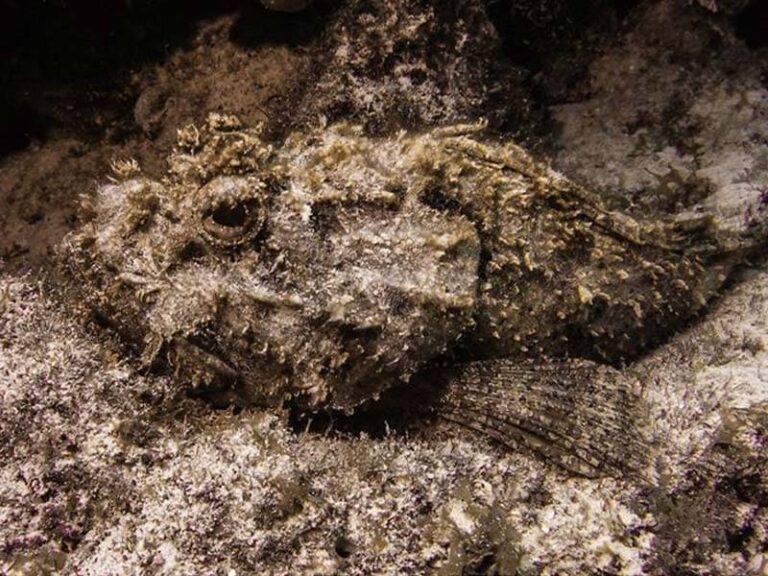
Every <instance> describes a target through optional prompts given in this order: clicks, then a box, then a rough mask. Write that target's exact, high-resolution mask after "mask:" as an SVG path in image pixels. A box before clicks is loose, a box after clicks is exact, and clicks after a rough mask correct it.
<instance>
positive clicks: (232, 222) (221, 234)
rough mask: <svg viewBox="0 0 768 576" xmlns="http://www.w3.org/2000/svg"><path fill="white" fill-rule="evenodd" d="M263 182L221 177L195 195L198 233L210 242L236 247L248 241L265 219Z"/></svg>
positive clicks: (245, 178)
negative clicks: (199, 230)
mask: <svg viewBox="0 0 768 576" xmlns="http://www.w3.org/2000/svg"><path fill="white" fill-rule="evenodd" d="M265 188H266V186H265V185H264V183H263V182H261V181H260V180H259V179H257V178H254V177H243V176H220V177H217V178H214V179H213V180H211V181H210V182H208V183H207V184H206V185H205V186H203V187H202V188H200V190H199V191H198V194H197V199H196V204H197V206H198V217H199V222H200V227H201V232H202V234H203V236H205V238H206V239H207V240H208V241H209V242H211V243H213V244H219V245H225V246H237V245H241V244H245V243H247V242H250V241H251V240H253V239H254V238H256V236H258V234H259V233H260V232H261V230H262V229H263V228H264V224H265V222H266V217H267V209H266V202H265V200H266V197H265Z"/></svg>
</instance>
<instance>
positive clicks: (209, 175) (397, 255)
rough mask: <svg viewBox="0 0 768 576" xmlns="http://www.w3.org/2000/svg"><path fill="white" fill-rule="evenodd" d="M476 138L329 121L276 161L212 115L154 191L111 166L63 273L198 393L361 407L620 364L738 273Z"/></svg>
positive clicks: (703, 247) (681, 227)
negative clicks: (421, 391)
mask: <svg viewBox="0 0 768 576" xmlns="http://www.w3.org/2000/svg"><path fill="white" fill-rule="evenodd" d="M481 128H482V127H481V126H454V127H450V128H443V129H437V130H432V131H430V132H426V133H422V134H405V133H402V134H399V135H397V136H396V137H390V138H381V139H371V138H367V137H365V136H363V135H362V134H361V131H360V130H359V129H358V128H356V127H352V126H347V125H337V126H334V127H330V128H326V129H323V130H318V131H315V132H312V133H309V134H298V135H294V136H292V137H290V138H289V139H288V140H287V141H286V142H285V143H284V145H283V146H282V147H280V148H279V149H274V148H273V147H272V146H270V145H269V144H267V143H265V142H264V141H263V140H262V139H261V138H260V135H259V130H258V129H246V128H244V127H243V126H241V125H240V123H239V122H238V121H237V120H236V119H235V118H232V117H228V116H220V115H214V116H211V117H210V118H209V120H208V122H207V123H206V125H205V126H203V127H202V128H201V129H197V128H195V127H192V126H190V127H187V128H185V129H184V130H182V131H180V134H179V142H178V146H177V149H176V150H175V151H174V152H173V153H172V154H171V155H170V157H169V169H168V173H167V175H166V177H165V178H163V179H162V180H161V181H154V180H151V179H149V178H147V177H145V176H143V175H142V174H141V173H140V171H139V170H138V168H137V167H136V166H135V165H134V164H132V163H123V164H120V165H118V166H116V172H117V173H118V175H119V176H120V179H119V180H117V181H115V182H114V183H112V184H109V185H106V186H103V187H102V188H100V190H99V191H98V194H97V195H96V197H95V198H94V199H93V200H92V201H90V202H89V204H88V206H86V207H85V209H84V212H85V213H86V215H87V221H86V223H85V224H84V225H83V226H82V228H81V229H80V230H79V231H78V232H76V233H75V234H73V235H72V236H70V237H69V238H68V239H67V241H66V243H65V247H66V252H67V262H68V267H69V270H70V271H71V272H72V274H73V276H74V278H75V279H76V280H77V283H78V284H79V285H81V286H82V287H83V295H84V297H85V299H86V301H87V302H88V304H89V305H90V306H91V307H92V308H93V309H94V310H96V311H97V312H98V313H99V314H100V315H101V316H102V317H105V318H106V319H108V320H109V321H110V322H111V324H112V325H113V326H114V327H115V328H116V329H117V331H118V332H119V333H120V334H121V335H123V336H124V337H125V338H126V339H128V340H130V341H133V342H136V343H138V344H139V345H140V347H141V349H142V350H143V354H142V357H143V360H144V362H145V363H146V364H148V365H156V364H160V365H166V366H168V367H170V368H171V369H172V370H174V371H175V372H176V374H177V375H178V377H179V378H183V379H184V380H185V381H187V382H189V383H190V385H191V386H192V387H195V388H203V389H206V390H221V391H233V392H235V393H236V395H237V396H238V397H239V398H240V399H241V400H244V401H246V402H251V403H258V404H279V403H282V402H284V401H286V400H290V401H291V402H293V403H294V404H296V405H299V406H302V407H305V408H309V409H320V408H341V409H345V410H351V409H353V408H354V407H355V406H357V405H359V404H360V403H362V402H364V401H366V400H368V399H371V398H374V397H376V396H377V395H378V394H379V393H380V392H382V391H383V390H385V389H387V388H389V387H391V386H392V385H393V384H395V383H397V382H402V381H408V380H409V379H410V378H411V376H412V375H414V374H416V373H417V372H419V371H420V370H422V369H423V368H424V367H425V366H427V365H428V364H429V363H430V361H433V360H435V359H436V358H445V357H446V356H447V355H454V356H455V357H460V358H463V359H476V358H508V359H513V360H514V359H523V358H544V357H550V356H567V355H569V354H576V355H581V356H591V357H597V358H602V359H606V360H609V361H617V360H619V359H621V358H622V357H624V356H627V355H632V354H635V353H636V352H637V351H638V350H639V349H641V348H642V347H643V346H645V345H647V344H648V343H650V342H652V341H653V340H654V339H656V338H658V336H659V333H660V331H662V330H668V329H669V328H670V327H672V326H674V324H675V323H677V322H679V321H681V320H683V319H685V318H686V317H689V316H690V315H691V314H692V313H694V312H695V311H696V310H698V309H700V308H701V307H702V306H703V305H704V304H705V303H706V302H707V300H708V299H709V298H710V297H711V296H712V295H713V293H714V292H715V290H717V288H718V287H719V286H720V284H721V283H722V282H723V280H724V279H725V275H726V274H727V272H728V269H729V268H730V267H731V266H733V265H734V264H735V263H736V262H737V260H738V258H737V256H735V254H736V252H732V253H729V254H730V255H729V256H722V257H721V255H722V254H723V251H724V250H725V248H726V247H724V246H723V245H722V243H721V240H720V239H718V238H717V234H716V232H715V231H714V229H713V228H712V227H711V225H710V223H709V221H708V220H706V219H703V220H701V221H687V222H682V221H681V222H674V221H670V222H654V223H641V222H638V221H635V220H633V219H631V218H629V217H627V216H622V215H619V214H615V213H611V212H608V211H606V210H605V209H604V208H603V207H602V206H601V204H600V202H599V200H598V199H597V198H596V197H594V196H593V195H591V194H589V193H588V192H586V191H585V190H583V189H581V188H579V187H578V186H576V185H575V184H573V183H571V182H569V181H568V180H567V179H565V178H564V177H562V176H560V175H558V174H557V173H555V172H553V171H552V170H550V169H549V168H547V167H546V166H543V165H540V164H537V163H535V162H534V161H533V160H532V159H531V158H530V156H528V155H527V154H526V153H525V152H524V151H523V150H522V149H520V148H519V147H517V146H515V145H513V144H508V143H494V142H490V141H484V140H483V139H482V138H481V137H480V136H478V133H479V132H480V131H481ZM686 228H688V229H686Z"/></svg>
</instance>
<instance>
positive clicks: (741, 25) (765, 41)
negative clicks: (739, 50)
mask: <svg viewBox="0 0 768 576" xmlns="http://www.w3.org/2000/svg"><path fill="white" fill-rule="evenodd" d="M733 27H734V29H735V31H736V35H737V36H738V37H739V38H741V39H742V40H744V42H746V43H747V46H749V47H750V48H752V49H753V50H756V49H758V48H764V47H766V46H768V2H766V1H765V0H752V1H751V2H750V3H749V4H747V6H746V7H745V8H744V9H743V10H742V11H741V12H739V13H738V14H737V15H736V16H735V17H734V19H733Z"/></svg>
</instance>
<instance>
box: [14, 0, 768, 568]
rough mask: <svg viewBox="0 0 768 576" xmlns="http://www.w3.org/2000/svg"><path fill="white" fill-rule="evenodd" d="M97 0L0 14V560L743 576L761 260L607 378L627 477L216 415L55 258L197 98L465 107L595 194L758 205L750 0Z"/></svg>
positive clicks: (764, 438)
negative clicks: (643, 451)
mask: <svg viewBox="0 0 768 576" xmlns="http://www.w3.org/2000/svg"><path fill="white" fill-rule="evenodd" d="M105 4H106V5H107V6H108V8H104V7H103V6H102V7H101V8H94V7H93V6H91V5H89V4H88V3H85V2H70V3H46V2H30V3H28V5H22V3H16V2H11V1H8V0H4V1H2V2H0V8H2V10H3V12H4V13H5V15H6V16H7V18H5V19H4V23H3V24H2V25H1V27H2V32H3V37H4V39H3V40H2V44H1V45H0V48H1V49H2V54H3V61H2V65H0V71H1V72H2V76H1V77H2V78H3V79H4V86H3V88H2V90H3V93H2V98H0V104H2V106H3V108H4V110H2V113H1V114H0V119H1V120H2V122H3V130H4V133H3V138H2V142H0V144H2V147H1V148H0V153H2V157H0V394H1V395H2V396H1V398H2V400H1V401H0V574H8V575H11V574H13V575H16V574H30V575H32V574H35V575H36V574H73V575H74V574H79V575H94V576H96V575H98V576H101V575H111V574H114V575H123V574H226V575H230V574H231V575H235V574H238V575H245V574H291V575H292V574H361V575H364V574H443V575H448V574H456V575H459V574H499V575H512V574H525V575H529V574H531V575H532V574H551V575H555V574H567V575H573V576H576V575H580V574H627V575H628V574H658V575H673V574H676V575H705V574H707V575H708V574H723V575H734V576H735V575H742V574H768V459H767V458H766V456H767V454H766V450H767V449H768V448H767V447H766V443H768V268H767V267H766V264H765V263H764V261H763V260H762V259H761V258H760V257H759V256H758V257H755V258H754V259H753V261H752V262H750V263H749V264H748V265H746V266H745V267H744V268H743V269H741V270H740V271H739V272H738V273H737V274H736V275H735V276H734V277H733V278H732V279H731V280H730V281H729V283H728V284H727V287H726V289H725V290H724V291H723V293H722V294H721V296H720V297H719V298H718V299H717V300H716V301H714V302H712V303H711V304H710V306H709V307H708V308H707V310H706V313H704V314H702V315H701V317H699V318H697V319H695V320H694V321H692V322H691V323H690V325H688V326H687V327H686V328H685V329H684V330H682V331H681V332H679V333H676V334H670V335H669V337H668V339H667V341H666V342H665V343H664V344H662V345H661V346H660V347H658V348H657V349H655V350H652V351H650V352H648V353H647V354H646V355H644V356H643V357H642V358H640V359H639V360H638V361H636V362H635V363H634V364H632V365H631V366H629V367H627V370H631V371H632V372H633V373H634V374H635V376H636V377H637V380H638V382H639V383H640V387H641V390H640V394H641V398H642V403H643V404H642V406H643V416H642V422H641V423H640V424H641V425H640V426H639V428H638V434H639V435H641V436H642V439H643V441H644V442H646V443H647V445H648V462H649V463H650V465H649V468H648V470H645V471H642V473H637V474H627V475H621V474H619V475H617V477H604V478H599V479H586V478H580V477H575V476H573V475H572V474H569V473H567V472H565V471H563V470H561V469H559V468H557V467H555V466H553V465H551V464H550V463H547V462H546V461H543V460H541V459H539V458H537V457H535V456H533V455H531V454H528V453H526V452H523V451H515V450H510V449H508V448H503V447H501V446H499V445H497V444H494V443H492V442H491V441H489V440H487V439H485V438H483V437H482V436H476V435H473V434H471V433H470V432H468V431H463V430H458V429H452V428H450V427H449V426H447V425H445V424H440V423H430V424H425V425H423V426H415V427H412V428H410V429H408V430H407V431H405V432H403V431H401V430H399V429H397V428H396V427H395V428H393V429H392V430H390V429H389V426H387V425H386V423H381V425H380V426H373V427H370V428H369V429H368V432H369V433H370V434H369V435H366V434H365V433H355V430H354V426H351V427H350V426H345V427H344V428H343V429H344V433H340V432H339V431H338V429H337V428H336V427H335V426H334V423H333V421H332V420H331V421H328V422H327V424H328V425H327V427H318V426H308V427H307V430H306V431H304V430H302V429H299V427H297V426H293V427H291V426H288V425H286V423H285V422H286V418H285V417H284V415H283V414H280V413H270V412H261V411H258V410H255V409H251V410H244V411H233V410H215V409H213V408H212V407H211V406H209V405H208V404H207V403H205V402H204V401H202V400H198V399H192V398H185V397H183V395H181V396H180V395H179V394H178V393H177V392H178V383H174V382H173V381H172V380H171V379H169V378H167V377H164V376H158V375H153V374H146V373H140V372H139V371H138V370H137V367H136V362H135V359H133V357H132V356H131V355H130V354H129V353H127V352H126V351H125V350H123V349H122V348H121V347H120V345H119V344H118V343H116V342H114V341H113V340H112V337H111V336H109V335H108V334H107V333H105V332H104V330H102V329H101V328H99V327H98V326H96V325H95V324H94V323H93V322H89V321H88V320H87V319H85V318H81V317H80V315H78V314H75V313H73V310H77V309H78V307H77V306H76V305H74V303H72V302H71V300H69V298H70V296H69V294H70V291H69V290H68V288H67V286H66V285H63V284H60V282H62V281H61V280H60V278H61V277H60V276H59V275H58V274H57V273H56V269H57V266H58V264H57V251H56V247H57V245H58V244H59V242H60V241H61V239H62V237H63V236H64V235H65V234H66V233H67V232H68V231H70V230H72V229H74V228H75V227H76V226H77V223H78V217H77V205H78V202H79V199H80V198H81V197H82V196H88V195H89V194H92V193H93V192H94V190H95V189H96V187H97V186H98V184H99V183H101V182H104V181H105V179H106V176H107V175H108V173H109V165H110V162H111V160H113V159H126V158H136V159H137V160H138V161H139V162H140V163H141V164H142V166H143V167H144V169H145V171H146V172H147V173H149V174H150V175H153V174H155V175H156V174H159V173H161V172H162V169H163V164H162V163H163V159H164V158H165V156H166V154H167V152H168V150H169V149H170V147H171V146H172V143H173V141H174V138H175V135H176V130H177V129H178V128H180V127H181V126H183V125H185V124H187V123H189V122H191V121H200V120H202V119H203V118H204V117H205V115H206V114H207V113H208V112H211V111H222V112H228V113H234V114H237V115H239V116H240V117H241V118H242V119H243V120H244V121H246V122H247V123H250V124H254V123H256V122H264V123H265V126H266V129H267V133H268V134H269V135H270V137H271V138H273V139H274V140H275V142H276V143H279V141H280V139H281V138H283V137H284V136H285V135H287V134H289V133H290V132H292V131H294V130H301V129H302V128H304V127H307V126H315V125H318V124H320V123H323V122H334V121H339V120H347V121H354V122H357V123H360V124H361V125H363V126H364V128H365V130H366V131H367V132H369V133H371V134H388V133H392V132H393V131H395V130H399V129H402V128H405V129H411V130H418V129H420V128H425V127H429V126H436V125H442V124H449V123H455V122H461V121H476V120H478V119H480V118H485V119H487V120H488V121H489V130H491V131H493V132H494V133H495V134H497V135H500V136H502V137H504V138H509V139H514V140H516V141H518V142H521V143H522V144H524V145H525V146H526V147H527V148H529V149H530V150H532V151H533V152H534V153H535V155H536V156H537V157H539V158H541V159H548V160H549V161H550V162H551V163H552V164H553V165H554V166H555V167H556V168H557V169H558V170H560V171H561V172H563V173H564V174H566V175H567V176H569V177H570V178H572V179H574V180H576V181H578V182H580V183H582V184H584V185H586V186H588V187H590V188H592V189H595V190H598V191H600V192H601V193H603V194H604V196H605V198H606V201H607V202H609V203H611V205H614V206H617V207H620V208H622V209H624V210H628V211H630V212H632V213H635V214H641V215H644V216H647V215H654V214H662V213H670V212H680V211H683V210H689V209H692V208H693V207H695V206H697V205H698V206H702V207H704V208H705V209H707V210H711V211H714V212H715V213H716V214H718V218H719V220H720V222H721V226H723V227H725V228H730V229H733V230H739V229H740V228H741V227H743V226H745V224H746V223H748V221H749V219H750V218H753V217H756V212H755V211H758V210H761V209H764V207H765V203H766V202H767V200H766V197H767V194H768V82H767V81H766V78H768V51H767V50H768V48H767V47H766V46H767V44H766V42H767V41H768V30H766V28H765V25H766V24H765V23H766V10H765V4H764V3H763V2H761V0H752V1H751V2H748V1H743V0H742V1H740V0H730V1H727V2H726V1H720V0H699V1H698V2H688V1H685V0H647V1H637V0H635V1H624V2H617V3H613V2H601V1H597V0H594V1H587V0H584V1H580V2H562V1H558V0H547V1H544V2H529V1H527V0H515V1H502V0H498V1H494V2H483V1H480V0H448V1H443V0H423V1H416V0H391V1H386V0H370V1H367V2H364V1H361V0H349V1H346V2H341V1H339V2H321V1H319V0H318V1H317V2H315V3H314V4H312V5H310V6H308V7H306V8H305V9H303V10H302V11H299V12H291V13H284V12H280V11H267V10H265V9H263V8H261V7H260V6H258V5H257V4H256V3H255V2H242V3H239V2H218V3H217V2H188V3H183V2H174V1H170V0H169V1H166V2H121V1H115V2H108V3H105ZM267 4H271V5H272V7H273V8H274V7H275V5H279V4H281V2H279V1H271V2H268V3H267ZM289 4H290V2H289ZM293 4H295V5H296V6H295V7H298V4H303V2H298V3H295V2H294V3H293ZM278 7H279V6H278ZM180 398H181V399H180ZM318 428H320V429H323V428H325V430H326V431H325V433H323V432H322V431H321V432H317V431H316V429H318ZM374 431H380V433H379V432H376V433H374Z"/></svg>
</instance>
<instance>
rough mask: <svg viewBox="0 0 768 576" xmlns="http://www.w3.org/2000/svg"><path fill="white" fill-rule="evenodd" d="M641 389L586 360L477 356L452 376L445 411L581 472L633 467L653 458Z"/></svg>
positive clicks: (444, 399)
mask: <svg viewBox="0 0 768 576" xmlns="http://www.w3.org/2000/svg"><path fill="white" fill-rule="evenodd" d="M634 388H635V386H634V385H633V382H632V380H631V378H629V377H626V376H624V375H623V374H622V373H621V372H619V371H617V370H614V369H612V368H610V367H607V366H601V365H598V364H594V363H591V362H585V361H573V362H558V363H546V364H521V363H519V362H518V363H515V362H513V361H508V360H489V361H481V362H470V363H467V364H463V365H459V366H458V367H457V368H456V369H455V370H454V371H453V372H452V373H451V374H450V375H449V381H448V385H447V386H446V388H445V391H444V393H443V395H442V396H441V398H440V399H439V401H438V414H439V415H440V416H441V417H442V418H444V419H446V420H450V421H452V422H455V423H458V424H460V425H462V426H465V427H468V428H471V429H473V430H476V431H478V432H481V433H483V434H485V435H487V436H490V437H491V438H493V439H495V440H497V441H499V442H500V443H502V444H504V445H506V446H509V447H514V448H518V447H520V446H522V447H525V448H527V449H530V450H533V451H535V452H537V453H538V454H540V455H542V456H544V457H545V458H546V459H547V460H550V461H552V462H554V463H556V464H558V465H560V466H562V467H563V468H566V469H568V470H570V471H572V472H575V473H577V474H580V475H584V476H588V477H597V476H603V475H613V474H617V473H619V474H626V473H627V472H632V471H640V470H641V469H642V468H644V459H645V458H646V457H647V449H646V446H645V445H644V442H643V440H642V439H641V437H640V435H639V433H638V431H637V422H638V418H637V415H638V396H637V393H636V391H635V390H634Z"/></svg>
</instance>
